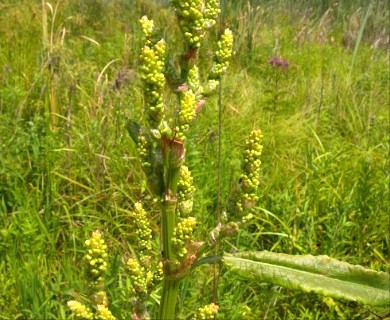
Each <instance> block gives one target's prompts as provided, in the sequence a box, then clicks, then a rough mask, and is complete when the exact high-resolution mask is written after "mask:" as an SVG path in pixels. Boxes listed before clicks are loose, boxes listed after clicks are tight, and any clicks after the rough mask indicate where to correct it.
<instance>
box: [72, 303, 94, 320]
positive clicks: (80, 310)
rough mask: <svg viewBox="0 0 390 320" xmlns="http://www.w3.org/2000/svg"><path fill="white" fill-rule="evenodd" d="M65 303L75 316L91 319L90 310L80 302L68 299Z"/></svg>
mask: <svg viewBox="0 0 390 320" xmlns="http://www.w3.org/2000/svg"><path fill="white" fill-rule="evenodd" d="M67 305H68V308H69V309H70V310H71V311H72V313H73V315H74V316H75V317H76V318H80V319H88V320H89V319H93V313H92V311H91V310H90V309H89V308H88V307H86V306H85V305H83V304H82V303H80V302H78V301H75V300H70V301H68V302H67Z"/></svg>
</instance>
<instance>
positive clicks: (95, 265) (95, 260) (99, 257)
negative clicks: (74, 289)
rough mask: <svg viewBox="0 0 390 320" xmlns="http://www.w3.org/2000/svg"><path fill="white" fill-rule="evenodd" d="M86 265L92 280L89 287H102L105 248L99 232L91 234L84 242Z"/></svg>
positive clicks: (105, 257) (105, 260)
mask: <svg viewBox="0 0 390 320" xmlns="http://www.w3.org/2000/svg"><path fill="white" fill-rule="evenodd" d="M85 244H86V246H87V254H86V255H85V259H86V260H87V263H88V269H89V270H88V271H89V274H90V276H91V278H92V282H91V286H92V287H93V288H99V287H101V286H103V281H104V280H103V274H104V273H105V271H106V269H107V257H108V255H107V246H106V244H105V242H104V239H103V237H102V234H101V232H100V231H99V230H96V231H94V232H92V234H91V237H90V238H89V239H88V240H86V241H85Z"/></svg>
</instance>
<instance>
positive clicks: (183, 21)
mask: <svg viewBox="0 0 390 320" xmlns="http://www.w3.org/2000/svg"><path fill="white" fill-rule="evenodd" d="M172 4H173V6H174V7H175V9H176V14H177V15H178V17H179V26H180V29H181V31H182V33H183V35H184V38H185V40H186V43H187V44H188V46H189V47H190V48H199V47H200V40H201V39H202V38H203V36H204V18H203V8H204V1H203V0H186V1H183V0H178V1H172Z"/></svg>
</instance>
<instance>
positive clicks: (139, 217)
mask: <svg viewBox="0 0 390 320" xmlns="http://www.w3.org/2000/svg"><path fill="white" fill-rule="evenodd" d="M134 220H135V221H134V226H135V235H136V237H137V241H138V248H139V250H140V252H141V254H142V255H143V254H145V253H146V254H149V253H150V252H151V251H152V229H151V227H150V222H149V219H148V217H147V214H146V211H145V210H144V208H142V204H141V203H140V202H137V203H136V204H135V205H134Z"/></svg>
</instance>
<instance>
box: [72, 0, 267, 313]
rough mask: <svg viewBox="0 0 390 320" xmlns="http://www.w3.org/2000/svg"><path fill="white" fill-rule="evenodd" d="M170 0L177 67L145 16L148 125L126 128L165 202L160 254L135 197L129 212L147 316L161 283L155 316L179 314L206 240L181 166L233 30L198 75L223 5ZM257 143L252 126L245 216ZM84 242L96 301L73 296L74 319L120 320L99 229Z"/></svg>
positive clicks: (252, 197) (135, 285)
mask: <svg viewBox="0 0 390 320" xmlns="http://www.w3.org/2000/svg"><path fill="white" fill-rule="evenodd" d="M171 4H172V6H173V8H174V9H175V12H176V16H177V18H178V24H179V27H180V30H181V31H182V34H183V45H184V49H183V53H182V54H181V55H180V58H179V61H178V65H176V66H175V64H174V63H173V64H172V63H168V64H167V63H166V60H168V59H166V44H165V41H164V40H163V39H161V40H155V39H156V37H155V35H154V22H153V20H150V19H149V18H148V17H146V16H143V17H142V18H141V20H140V25H141V29H142V42H143V43H142V48H141V52H140V57H139V59H140V67H139V72H140V79H141V81H142V86H143V93H144V107H145V114H146V119H145V120H146V121H145V122H146V123H145V124H144V126H140V125H138V124H137V123H136V122H134V121H130V122H129V125H128V129H129V132H130V135H131V137H132V139H133V140H134V142H135V143H136V145H137V149H138V155H139V159H140V162H141V167H142V169H143V171H144V172H145V175H146V177H147V181H148V186H149V190H150V191H151V193H152V194H153V197H154V199H156V200H157V202H158V203H159V204H160V206H161V215H160V221H159V222H160V224H161V235H160V247H161V248H160V251H161V257H159V256H157V257H156V255H155V254H154V253H155V252H156V250H155V248H153V245H152V237H153V236H152V234H153V232H152V229H151V225H150V217H148V214H147V212H146V211H145V210H144V208H143V206H142V204H141V203H140V202H137V203H135V204H134V210H133V211H131V212H129V211H126V212H127V214H128V217H129V218H130V220H131V226H132V227H133V235H134V237H135V238H136V242H137V252H132V253H131V254H130V256H129V257H127V258H126V259H125V264H126V267H127V268H126V269H127V272H128V276H129V280H130V283H131V286H132V302H133V316H132V317H133V319H148V318H150V315H149V313H148V310H147V308H146V305H147V303H146V302H147V299H148V297H149V296H150V294H151V292H152V291H153V290H154V289H155V287H156V286H157V285H158V283H159V282H160V281H161V280H163V288H162V291H161V301H160V310H159V316H158V318H159V319H173V318H175V306H176V299H177V295H178V290H179V283H180V281H181V280H182V279H183V278H184V277H185V276H186V275H187V274H188V273H189V271H190V270H191V267H192V266H193V264H194V263H195V262H196V261H197V260H198V259H199V255H200V253H199V252H201V247H202V246H203V245H204V242H202V241H195V240H194V230H195V228H196V224H197V221H196V218H195V217H194V215H193V212H192V210H193V201H194V200H193V197H194V193H195V191H196V189H195V187H194V185H193V178H192V176H191V172H190V170H189V168H188V167H187V166H186V165H184V161H185V143H186V141H187V134H188V131H189V129H190V127H191V124H192V123H193V121H194V120H195V119H196V116H197V114H198V113H199V112H200V111H201V110H202V108H203V106H204V105H205V103H206V102H207V99H208V98H209V97H210V96H211V95H212V94H213V93H215V92H216V91H217V89H218V87H219V86H220V81H221V77H222V76H223V75H224V74H225V73H226V71H227V69H228V67H229V63H230V59H231V56H232V51H233V33H232V31H231V30H230V29H226V30H224V32H223V33H222V35H221V37H220V39H219V41H216V51H215V53H214V59H213V62H212V63H211V66H210V69H209V70H207V71H206V72H203V70H202V72H200V70H199V66H200V64H199V48H200V47H201V45H202V39H203V38H204V37H205V36H206V35H207V31H208V30H209V29H210V28H212V27H213V26H215V25H216V22H217V18H218V15H219V13H220V2H219V0H208V1H205V0H187V1H183V0H177V1H171ZM200 74H202V75H203V77H201V76H200ZM172 75H173V76H172ZM172 79H173V80H172ZM166 84H168V85H169V88H170V89H171V90H172V91H173V93H174V94H176V96H177V104H173V105H172V103H171V102H169V105H167V104H166V101H170V100H169V99H165V98H164V94H165V91H166V90H167V87H168V86H166ZM165 100H166V101H165ZM260 140H261V132H260V131H253V132H252V133H251V136H250V137H249V139H248V141H247V150H246V151H245V159H244V160H245V166H244V173H243V174H242V176H241V183H240V191H241V193H240V196H239V197H240V200H239V201H237V202H236V203H235V207H236V209H237V210H238V211H240V212H241V213H243V214H244V213H245V214H246V216H244V217H243V219H247V218H248V216H247V214H248V213H250V210H251V208H253V205H254V203H255V201H256V200H257V196H256V190H257V187H258V184H259V182H258V174H259V166H260V160H259V156H260V154H261V146H260V144H259V143H260ZM225 229H226V230H225ZM236 229H237V223H235V222H232V223H230V224H229V223H228V224H226V225H225V227H224V229H223V230H225V231H226V233H231V232H234V231H235V230H236ZM219 230H221V229H219ZM86 245H87V255H86V261H87V264H88V272H89V275H90V277H91V286H90V287H91V290H92V291H93V293H92V297H93V299H91V300H92V301H94V304H93V305H91V306H89V305H88V306H87V305H84V304H82V303H80V302H78V301H69V303H68V306H69V308H70V309H71V310H72V312H73V314H74V315H75V316H77V317H79V318H82V319H109V320H111V319H115V318H114V317H113V316H112V314H111V313H110V311H109V310H108V298H107V295H106V293H105V291H104V272H105V270H106V268H107V253H106V245H105V243H104V240H103V239H102V236H101V233H100V232H99V231H96V232H94V233H92V236H91V238H90V239H89V240H87V241H86ZM217 312H218V306H217V305H216V304H215V303H212V304H209V305H206V306H204V307H202V308H200V309H199V310H198V312H197V313H196V315H195V319H214V317H215V316H216V314H217Z"/></svg>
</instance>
